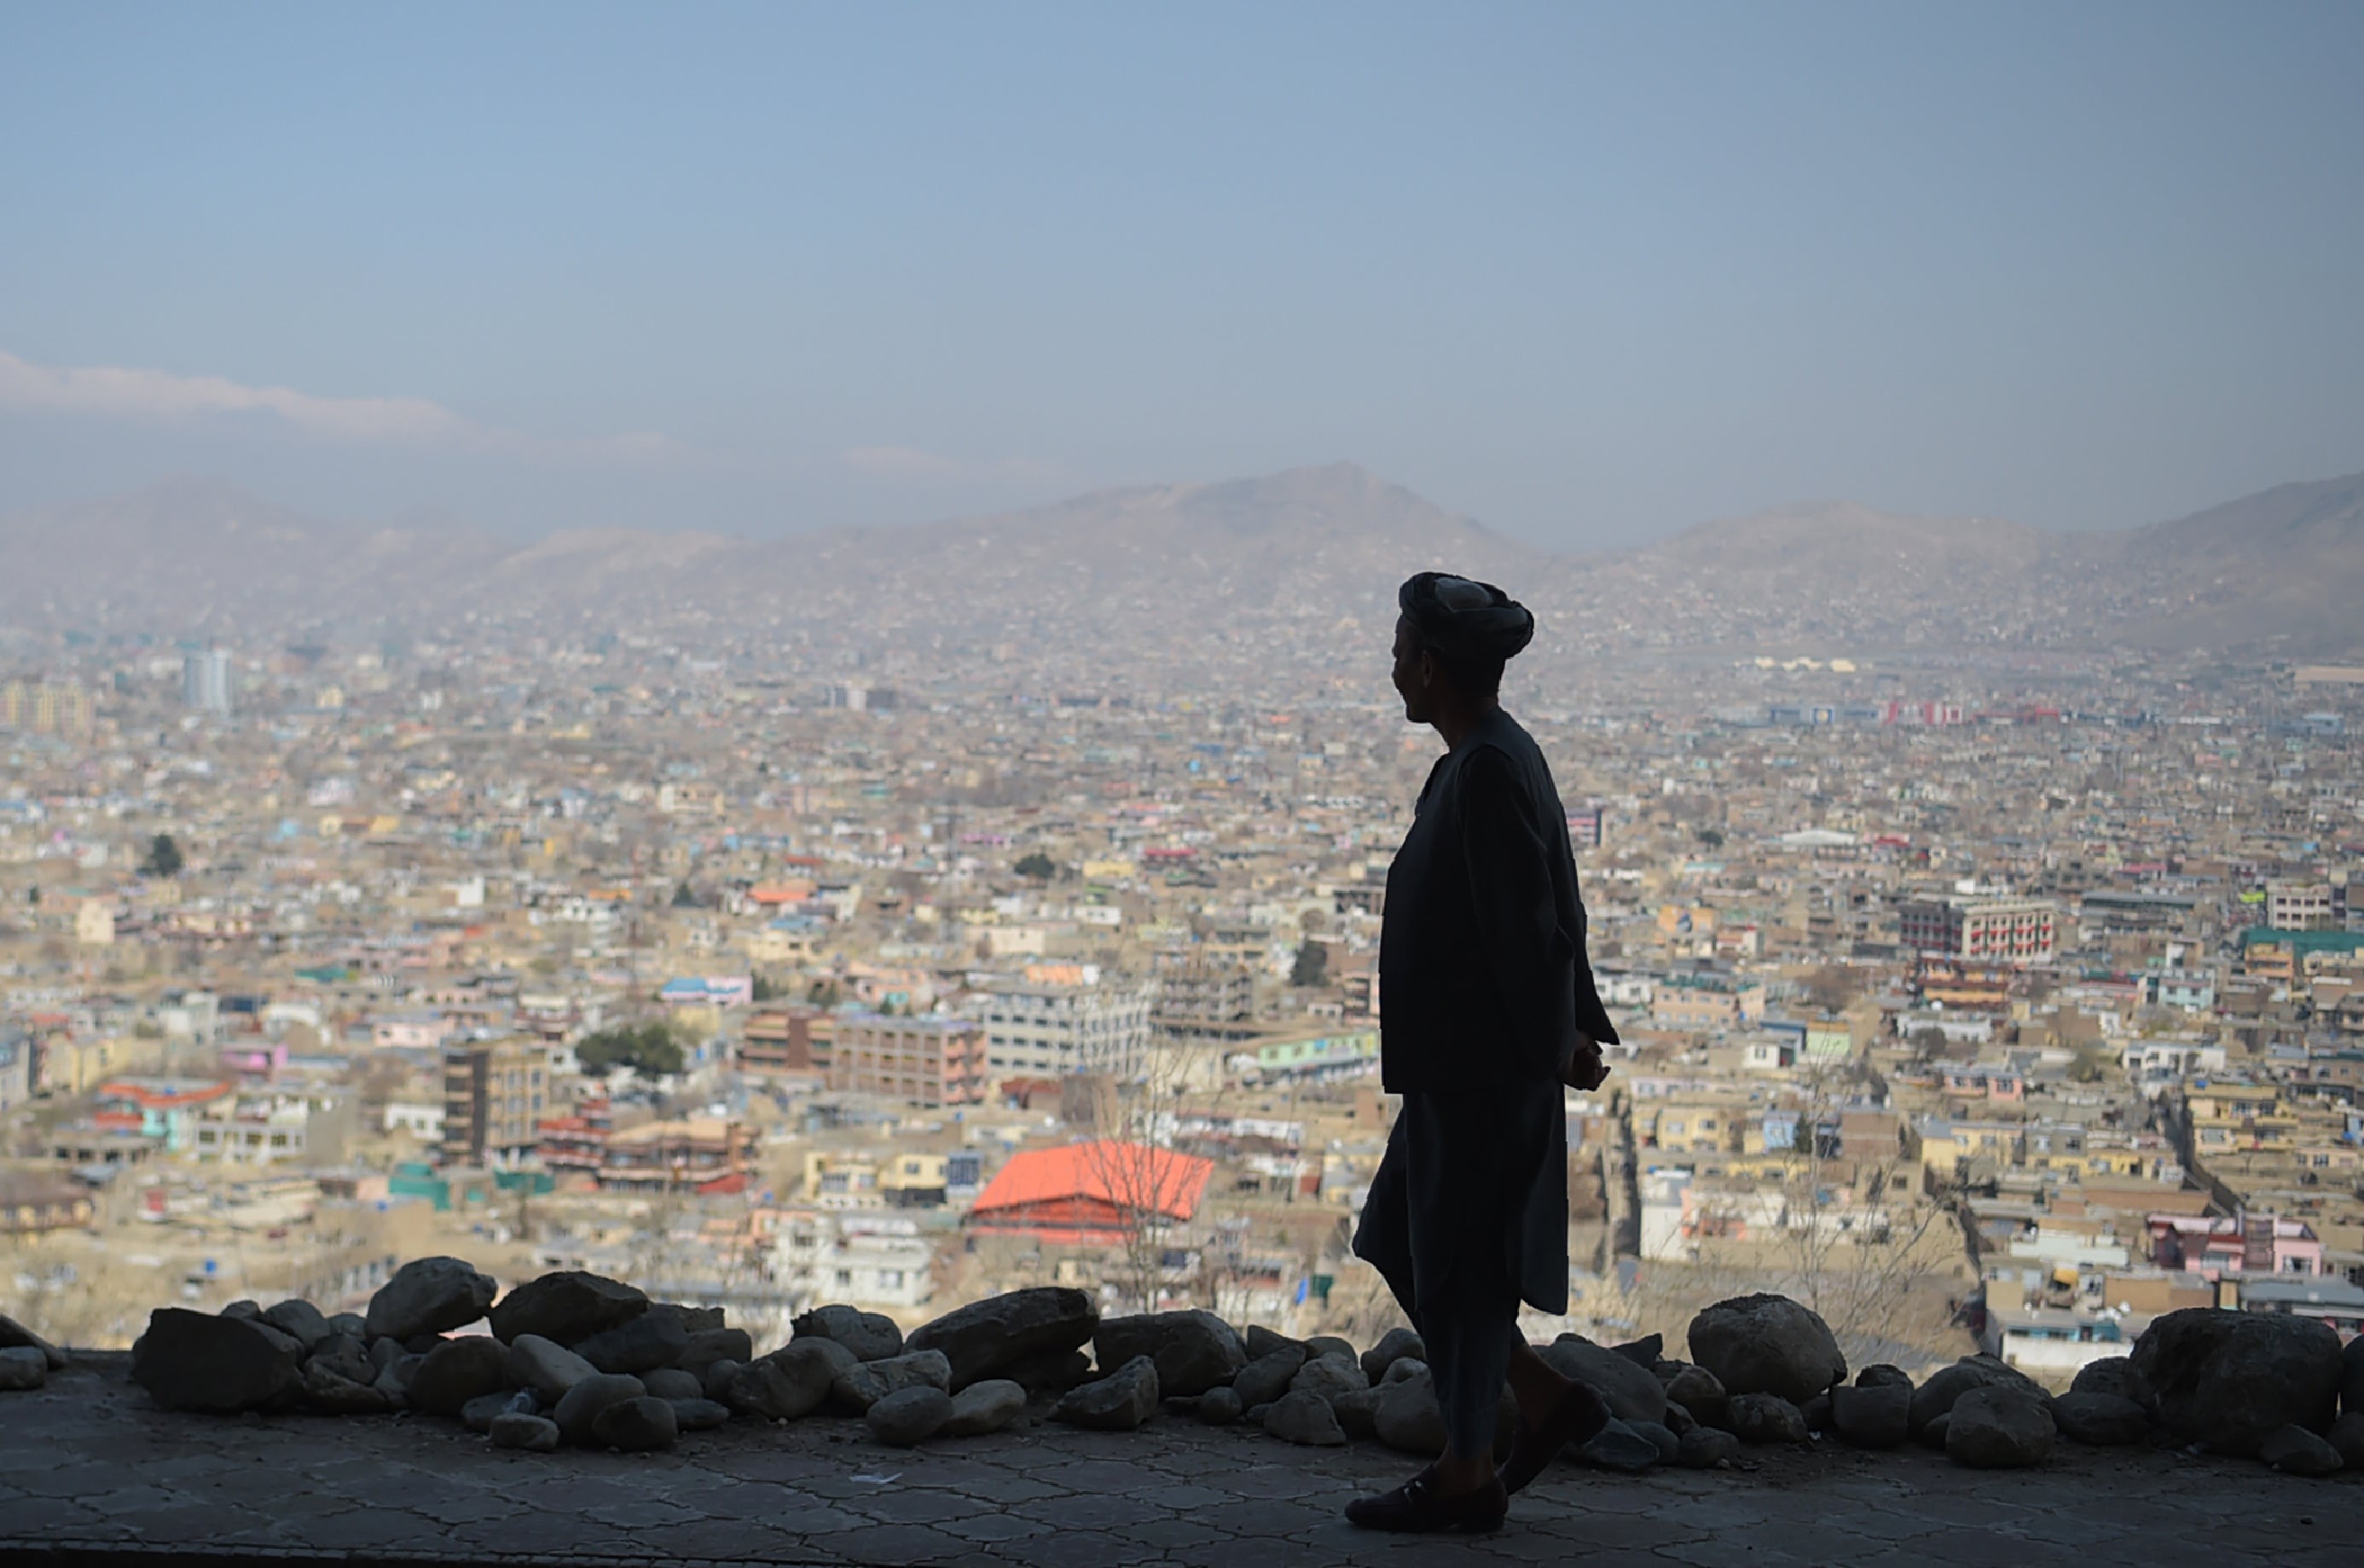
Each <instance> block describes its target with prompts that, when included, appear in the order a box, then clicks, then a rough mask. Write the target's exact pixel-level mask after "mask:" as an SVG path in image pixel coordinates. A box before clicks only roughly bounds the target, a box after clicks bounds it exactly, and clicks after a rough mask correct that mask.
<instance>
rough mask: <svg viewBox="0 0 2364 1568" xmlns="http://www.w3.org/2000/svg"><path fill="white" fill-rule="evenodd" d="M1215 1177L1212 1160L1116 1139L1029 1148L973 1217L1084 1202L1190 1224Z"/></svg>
mask: <svg viewBox="0 0 2364 1568" xmlns="http://www.w3.org/2000/svg"><path fill="white" fill-rule="evenodd" d="M1214 1172H1215V1162H1213V1161H1212V1160H1202V1159H1200V1158H1199V1157H1198V1156H1197V1155H1195V1154H1176V1153H1175V1152H1174V1151H1172V1150H1170V1149H1156V1148H1153V1147H1151V1146H1150V1145H1148V1144H1146V1143H1120V1142H1117V1141H1116V1140H1112V1139H1094V1140H1091V1141H1090V1142H1087V1143H1070V1144H1066V1145H1065V1146H1064V1147H1062V1148H1058V1149H1030V1150H1028V1151H1025V1152H1024V1153H1022V1154H1013V1155H1011V1156H1010V1158H1009V1163H1008V1164H1006V1165H1004V1166H1002V1167H1001V1169H1000V1170H999V1171H998V1172H996V1173H994V1177H993V1180H992V1181H991V1182H988V1183H987V1184H986V1188H985V1191H983V1192H981V1193H979V1194H978V1195H977V1197H976V1203H975V1204H973V1205H971V1206H970V1209H969V1212H970V1213H972V1214H976V1215H984V1214H988V1213H990V1212H992V1211H994V1210H996V1209H1007V1208H1019V1207H1025V1206H1027V1205H1031V1204H1043V1203H1056V1202H1059V1201H1060V1200H1062V1199H1065V1198H1079V1197H1080V1198H1092V1199H1097V1200H1098V1201H1099V1202H1101V1203H1105V1204H1110V1205H1112V1206H1114V1207H1118V1208H1124V1209H1135V1208H1137V1209H1142V1210H1144V1211H1146V1212H1149V1213H1152V1214H1158V1215H1163V1216H1165V1218H1169V1219H1188V1218H1190V1216H1191V1215H1193V1214H1195V1213H1196V1212H1198V1208H1199V1199H1200V1198H1201V1197H1203V1196H1205V1195H1206V1191H1207V1180H1208V1178H1209V1177H1210V1176H1211V1175H1213V1174H1214Z"/></svg>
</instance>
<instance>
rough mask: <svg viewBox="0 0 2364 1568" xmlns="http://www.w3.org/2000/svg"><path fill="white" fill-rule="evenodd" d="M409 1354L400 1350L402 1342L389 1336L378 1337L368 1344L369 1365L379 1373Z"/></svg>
mask: <svg viewBox="0 0 2364 1568" xmlns="http://www.w3.org/2000/svg"><path fill="white" fill-rule="evenodd" d="M409 1353H410V1352H409V1351H406V1350H404V1349H403V1348H402V1341H401V1340H397V1339H395V1338H393V1337H392V1336H391V1335H380V1336H379V1337H378V1338H376V1339H374V1340H371V1341H370V1342H369V1359H370V1365H372V1366H374V1367H375V1368H377V1369H378V1371H380V1372H384V1371H385V1369H386V1368H388V1367H390V1366H392V1365H393V1364H394V1363H395V1362H398V1361H400V1360H401V1359H402V1358H403V1357H404V1356H406V1355H408V1354H409Z"/></svg>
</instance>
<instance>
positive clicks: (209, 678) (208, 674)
mask: <svg viewBox="0 0 2364 1568" xmlns="http://www.w3.org/2000/svg"><path fill="white" fill-rule="evenodd" d="M164 667H165V668H166V669H168V670H169V669H171V668H172V666H171V665H170V664H167V665H165V666H164ZM181 702H182V704H183V706H187V707H192V708H195V709H196V710H197V711H198V712H199V713H228V712H229V654H228V653H226V652H224V651H222V650H220V649H218V648H206V649H200V650H197V651H195V652H191V653H188V654H184V656H183V657H182V660H181Z"/></svg>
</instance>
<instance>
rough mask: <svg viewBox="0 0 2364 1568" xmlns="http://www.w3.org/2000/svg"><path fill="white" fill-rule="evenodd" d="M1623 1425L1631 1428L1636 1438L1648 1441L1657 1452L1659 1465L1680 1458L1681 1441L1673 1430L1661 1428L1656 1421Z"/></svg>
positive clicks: (1629, 1422)
mask: <svg viewBox="0 0 2364 1568" xmlns="http://www.w3.org/2000/svg"><path fill="white" fill-rule="evenodd" d="M1625 1425H1626V1426H1628V1427H1630V1428H1632V1429H1634V1434H1635V1435H1636V1436H1639V1437H1645V1438H1647V1439H1649V1440H1650V1442H1651V1444H1652V1446H1654V1447H1655V1448H1656V1449H1657V1451H1658V1462H1659V1463H1661V1464H1672V1463H1674V1462H1675V1461H1676V1460H1678V1459H1679V1458H1681V1457H1682V1451H1683V1440H1682V1439H1680V1438H1679V1437H1677V1436H1676V1435H1675V1433H1674V1430H1673V1429H1671V1428H1667V1427H1662V1426H1660V1425H1658V1423H1657V1422H1656V1421H1628V1422H1626V1423H1625Z"/></svg>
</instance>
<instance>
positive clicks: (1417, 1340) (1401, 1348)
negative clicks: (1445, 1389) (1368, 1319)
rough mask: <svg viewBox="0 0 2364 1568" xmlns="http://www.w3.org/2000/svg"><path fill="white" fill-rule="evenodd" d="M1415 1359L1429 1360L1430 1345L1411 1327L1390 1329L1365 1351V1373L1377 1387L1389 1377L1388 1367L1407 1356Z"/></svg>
mask: <svg viewBox="0 0 2364 1568" xmlns="http://www.w3.org/2000/svg"><path fill="white" fill-rule="evenodd" d="M1407 1356H1409V1357H1411V1359H1412V1360H1413V1361H1417V1362H1425V1361H1427V1360H1428V1346H1427V1345H1426V1344H1424V1343H1422V1340H1421V1337H1420V1336H1419V1335H1418V1334H1417V1333H1415V1332H1413V1331H1412V1330H1411V1329H1388V1331H1387V1332H1386V1333H1384V1334H1382V1335H1380V1336H1379V1342H1378V1343H1377V1344H1376V1345H1373V1346H1372V1347H1371V1348H1370V1349H1369V1350H1367V1351H1364V1352H1363V1375H1364V1376H1365V1377H1366V1378H1367V1379H1369V1380H1370V1384H1371V1386H1372V1387H1374V1388H1377V1386H1378V1385H1379V1384H1380V1383H1381V1382H1382V1381H1383V1380H1384V1379H1385V1378H1386V1377H1387V1375H1388V1368H1389V1367H1390V1366H1393V1365H1394V1364H1395V1363H1396V1362H1399V1361H1402V1360H1403V1359H1404V1358H1405V1357H1407Z"/></svg>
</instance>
